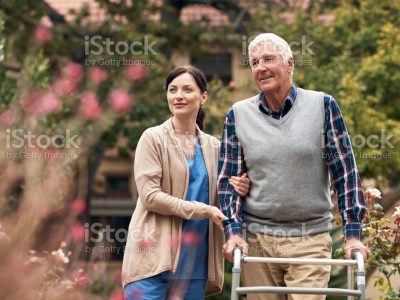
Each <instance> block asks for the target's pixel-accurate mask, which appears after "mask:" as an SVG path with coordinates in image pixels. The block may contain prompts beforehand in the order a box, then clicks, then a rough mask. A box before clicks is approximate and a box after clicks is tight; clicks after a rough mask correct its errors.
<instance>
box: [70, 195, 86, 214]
mask: <svg viewBox="0 0 400 300" xmlns="http://www.w3.org/2000/svg"><path fill="white" fill-rule="evenodd" d="M71 210H72V211H73V212H74V213H75V214H77V215H80V214H82V213H83V212H85V210H86V202H85V200H83V199H82V198H77V199H75V200H74V201H73V202H72V204H71Z"/></svg>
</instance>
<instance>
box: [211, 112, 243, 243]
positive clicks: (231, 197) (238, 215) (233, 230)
mask: <svg viewBox="0 0 400 300" xmlns="http://www.w3.org/2000/svg"><path fill="white" fill-rule="evenodd" d="M244 172H245V167H244V160H243V151H242V147H241V146H240V143H239V140H238V138H237V136H236V128H235V116H234V112H233V109H232V108H231V109H230V110H229V111H228V113H227V114H226V118H225V123H224V129H223V132H222V139H221V148H220V157H219V162H218V174H219V175H218V181H217V188H218V200H219V204H220V208H221V211H222V212H223V213H224V215H225V216H227V218H228V219H227V220H225V221H224V222H223V225H224V232H225V238H226V240H228V239H229V238H230V237H231V236H233V235H239V236H241V235H242V207H241V206H242V201H241V197H240V196H239V195H238V194H237V193H236V191H235V190H234V189H233V187H232V186H231V185H230V184H229V182H228V180H229V178H230V177H231V176H240V175H241V174H243V173H244Z"/></svg>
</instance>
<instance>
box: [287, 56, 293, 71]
mask: <svg viewBox="0 0 400 300" xmlns="http://www.w3.org/2000/svg"><path fill="white" fill-rule="evenodd" d="M288 65H289V67H288V72H289V73H293V70H294V60H293V57H291V58H289V59H288Z"/></svg>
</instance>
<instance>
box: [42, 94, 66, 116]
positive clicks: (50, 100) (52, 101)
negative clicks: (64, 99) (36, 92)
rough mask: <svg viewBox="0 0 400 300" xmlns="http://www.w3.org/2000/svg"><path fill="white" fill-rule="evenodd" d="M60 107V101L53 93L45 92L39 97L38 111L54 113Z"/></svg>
mask: <svg viewBox="0 0 400 300" xmlns="http://www.w3.org/2000/svg"><path fill="white" fill-rule="evenodd" d="M60 108H61V102H60V99H58V97H57V96H56V95H55V94H53V93H46V94H44V95H43V97H42V99H41V107H40V109H39V112H40V113H54V112H57V111H58V110H59V109H60Z"/></svg>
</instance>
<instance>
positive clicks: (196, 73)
mask: <svg viewBox="0 0 400 300" xmlns="http://www.w3.org/2000/svg"><path fill="white" fill-rule="evenodd" d="M184 73H189V74H190V75H192V76H193V78H194V81H196V84H197V86H198V87H199V89H200V92H201V93H202V94H203V93H204V92H207V79H206V76H205V75H204V73H203V72H202V71H201V70H200V69H198V68H196V67H194V66H191V65H187V66H182V67H176V68H175V69H173V70H172V71H171V72H170V73H169V74H168V76H167V79H166V80H165V89H166V90H167V89H168V86H169V84H170V83H171V81H172V80H174V79H175V78H176V77H178V76H179V75H181V74H184ZM205 118H206V112H205V111H204V109H203V108H202V107H201V106H200V109H199V111H198V113H197V117H196V124H197V126H199V128H200V130H203V129H204V119H205Z"/></svg>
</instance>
